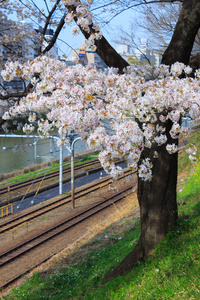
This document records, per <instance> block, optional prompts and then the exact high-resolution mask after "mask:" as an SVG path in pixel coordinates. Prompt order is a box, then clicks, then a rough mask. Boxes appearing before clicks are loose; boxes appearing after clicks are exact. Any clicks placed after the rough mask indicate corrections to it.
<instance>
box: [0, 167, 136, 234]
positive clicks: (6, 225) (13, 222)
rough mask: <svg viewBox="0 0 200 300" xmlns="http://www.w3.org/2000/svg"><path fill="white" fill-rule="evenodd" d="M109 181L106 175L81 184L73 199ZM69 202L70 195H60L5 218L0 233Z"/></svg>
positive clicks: (130, 172) (127, 173) (0, 225)
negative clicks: (44, 203)
mask: <svg viewBox="0 0 200 300" xmlns="http://www.w3.org/2000/svg"><path fill="white" fill-rule="evenodd" d="M133 173H135V172H132V171H130V170H128V171H125V172H124V176H122V177H121V179H122V178H124V177H126V176H128V175H130V174H133ZM109 183H110V177H109V178H108V177H106V178H103V179H101V180H100V181H99V182H98V183H92V184H91V185H90V187H85V186H83V187H82V188H81V189H80V190H77V191H75V200H77V199H79V198H80V197H83V196H85V195H88V194H89V193H92V192H95V191H97V190H98V189H100V188H101V187H102V185H103V186H106V185H108V184H109ZM70 202H71V195H70V194H69V195H68V196H63V197H60V198H59V199H57V200H55V201H54V202H53V203H47V204H46V205H45V206H43V207H39V208H35V209H33V210H32V211H31V212H25V213H23V214H22V215H21V214H20V215H17V216H16V217H14V218H12V219H10V218H9V219H7V220H5V222H2V223H0V234H2V233H4V232H6V231H8V230H11V229H13V228H14V227H16V226H20V225H21V224H22V223H24V222H28V221H31V220H33V219H36V218H38V217H40V216H42V215H44V214H46V213H48V212H50V211H52V210H54V209H56V208H59V207H61V206H63V205H66V204H68V203H70Z"/></svg>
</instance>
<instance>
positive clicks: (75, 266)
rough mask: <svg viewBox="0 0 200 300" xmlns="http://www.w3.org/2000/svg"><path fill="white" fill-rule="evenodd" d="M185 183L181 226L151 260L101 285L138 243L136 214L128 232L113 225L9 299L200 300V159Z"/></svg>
mask: <svg viewBox="0 0 200 300" xmlns="http://www.w3.org/2000/svg"><path fill="white" fill-rule="evenodd" d="M190 168H191V165H190ZM190 174H191V172H190ZM181 187H182V188H181V190H180V191H179V192H178V204H179V220H178V224H177V227H176V228H174V229H173V230H172V231H170V232H169V233H168V235H167V236H166V238H165V239H164V241H163V242H162V243H160V245H159V246H158V247H157V248H156V250H155V253H154V255H153V256H152V257H151V258H149V259H148V260H147V261H146V262H142V263H141V264H140V265H139V266H138V267H136V268H134V269H133V270H132V271H131V272H129V273H128V274H126V275H125V276H122V277H121V276H120V277H117V278H116V279H114V280H112V281H110V282H108V283H106V284H105V285H103V286H102V285H101V284H100V283H101V280H102V278H103V277H104V276H105V275H106V274H107V273H108V272H109V271H110V270H111V269H112V268H114V267H115V266H116V265H117V264H118V263H119V262H120V261H121V260H122V259H123V258H124V257H125V256H126V255H127V254H128V253H129V252H130V251H131V250H132V249H133V247H134V245H135V244H136V242H137V240H138V238H139V234H140V226H139V221H136V220H135V218H134V219H133V218H132V219H131V222H132V223H130V219H129V220H126V219H124V218H123V219H122V220H121V227H123V231H120V228H121V227H120V226H119V225H117V226H116V227H115V228H113V227H111V228H110V227H109V228H107V229H106V230H105V231H104V232H103V233H102V235H101V238H99V237H97V238H96V239H94V240H92V241H91V242H90V243H89V244H86V245H83V246H82V247H81V248H80V249H79V250H78V251H77V252H75V253H74V255H71V256H68V257H66V258H65V259H63V260H62V261H60V262H59V264H57V265H56V266H54V267H53V268H52V269H51V270H49V271H48V272H42V273H37V274H34V276H33V277H32V278H30V279H28V280H27V282H25V283H24V284H23V285H21V286H20V287H19V288H15V289H13V290H12V292H11V293H10V295H9V296H7V297H5V299H9V300H11V299H13V300H14V299H15V300H17V299H19V300H25V299H27V300H35V299H37V300H40V299H55V300H61V299H63V300H66V299H67V300H68V299H73V300H81V299H86V300H95V299H96V300H111V299H112V300H117V299H119V300H121V299H138V300H140V299H141V300H143V299H148V300H151V299H152V300H153V299H162V300H168V299H175V300H176V299H181V300H183V299H184V300H187V299H188V300H189V299H190V300H191V299H200V287H199V283H200V272H199V270H200V263H199V256H200V254H199V249H200V247H199V246H200V243H199V237H200V201H199V200H200V196H199V195H200V162H199V161H197V163H196V164H195V165H194V168H193V173H192V174H191V175H190V177H189V178H188V179H185V180H184V181H183V182H181ZM133 224H134V225H133ZM131 225H132V226H131Z"/></svg>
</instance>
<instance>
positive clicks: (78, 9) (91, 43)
mask: <svg viewBox="0 0 200 300" xmlns="http://www.w3.org/2000/svg"><path fill="white" fill-rule="evenodd" d="M62 2H63V4H64V5H65V7H66V8H68V13H67V15H66V17H65V23H66V24H68V25H69V24H71V23H72V22H73V20H74V19H76V24H77V25H75V26H72V28H71V31H72V33H73V34H74V35H77V34H79V32H80V28H81V29H82V30H84V31H85V32H87V33H89V38H88V39H87V41H86V42H85V46H86V47H90V48H91V50H92V51H95V50H96V46H95V40H99V39H101V37H102V33H101V31H100V24H99V23H97V22H94V15H93V13H92V12H91V11H90V6H91V4H92V3H93V1H92V0H87V1H85V2H83V1H82V2H80V1H79V0H62Z"/></svg>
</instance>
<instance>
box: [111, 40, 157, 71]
mask: <svg viewBox="0 0 200 300" xmlns="http://www.w3.org/2000/svg"><path fill="white" fill-rule="evenodd" d="M116 50H117V52H118V53H119V54H120V55H121V56H122V57H123V58H124V59H125V60H126V61H127V62H128V63H129V64H144V63H151V65H156V66H158V65H159V64H160V61H161V55H160V52H159V51H156V50H153V49H151V48H150V47H149V43H148V39H144V38H143V39H141V40H140V45H139V46H138V47H137V48H136V49H135V50H134V52H132V53H131V47H130V46H129V45H123V44H119V45H117V47H116Z"/></svg>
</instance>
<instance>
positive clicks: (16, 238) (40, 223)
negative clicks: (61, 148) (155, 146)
mask: <svg viewBox="0 0 200 300" xmlns="http://www.w3.org/2000/svg"><path fill="white" fill-rule="evenodd" d="M130 185H134V181H130V178H129V179H127V180H125V179H123V180H122V181H121V182H118V183H115V184H114V185H113V184H112V185H111V188H109V186H106V187H102V189H100V191H98V192H96V193H94V192H93V193H91V194H90V195H89V196H87V197H84V198H83V199H81V200H80V201H77V202H76V208H75V210H73V209H72V207H71V205H70V204H68V205H66V206H65V207H64V208H63V207H62V208H60V209H57V210H55V211H53V212H50V213H49V214H46V215H45V216H44V217H40V218H39V219H38V220H33V221H30V222H29V223H28V224H26V223H25V224H23V225H22V226H20V227H18V228H15V229H14V230H11V231H9V232H8V233H5V234H2V235H1V236H0V244H1V253H2V252H4V251H6V250H7V249H8V248H10V247H13V246H15V245H17V244H19V243H20V242H22V241H23V240H24V239H27V238H30V237H31V236H34V235H35V234H36V233H38V232H40V231H41V230H42V231H43V230H45V229H47V228H49V227H50V226H52V225H55V224H56V223H59V222H61V221H62V220H64V219H66V215H67V217H68V216H70V215H73V214H74V213H78V212H79V211H81V210H82V209H83V208H84V209H85V208H87V207H89V206H91V205H92V204H94V203H96V202H99V201H101V200H103V199H104V198H105V197H108V196H109V195H112V194H113V193H114V187H116V188H117V189H118V191H119V190H122V189H124V188H125V187H126V186H130ZM49 201H53V200H52V199H51V200H49ZM39 205H42V204H39ZM130 212H131V214H130ZM130 215H131V216H135V217H139V209H138V205H137V196H136V193H135V192H133V193H132V194H131V195H129V196H127V197H126V198H125V199H124V200H123V201H120V203H118V204H113V205H111V206H110V207H109V208H108V209H107V210H106V211H103V212H101V213H99V214H98V215H96V216H93V217H92V218H90V219H89V220H85V221H83V222H82V223H81V224H80V225H77V226H75V228H72V229H71V230H70V231H69V232H67V233H65V234H61V235H60V236H59V238H58V239H53V240H52V241H51V242H50V243H48V244H44V245H43V246H41V247H39V250H37V251H35V253H34V255H31V254H28V255H27V257H26V258H25V257H22V258H21V259H20V261H19V260H17V265H15V261H14V262H13V264H11V266H10V267H9V269H8V268H6V269H5V270H4V268H3V267H2V268H1V271H0V283H1V284H0V285H2V284H3V282H6V281H7V280H9V276H11V275H12V276H13V275H14V274H15V273H14V270H16V269H17V270H18V272H20V268H21V267H22V266H23V268H28V267H30V266H31V264H36V263H38V257H39V258H40V261H42V260H43V259H44V258H45V257H46V256H47V255H51V254H52V253H56V252H57V251H58V250H59V249H62V248H63V250H62V251H60V252H58V253H57V254H56V255H54V256H52V258H51V259H49V260H48V261H47V262H46V263H43V264H41V265H40V266H39V267H37V268H36V269H34V271H33V272H38V271H47V270H48V268H49V267H50V266H53V265H54V264H55V263H56V262H58V261H59V260H60V259H61V258H62V257H66V256H67V255H68V254H71V253H72V252H73V251H75V249H76V250H77V249H79V248H80V246H82V245H83V244H85V243H87V242H88V241H90V240H91V239H92V238H94V236H96V235H97V234H101V232H102V231H103V230H104V229H105V228H106V227H108V226H110V225H111V224H113V223H114V222H116V221H119V220H123V219H122V218H123V217H124V216H126V217H127V216H130ZM10 217H11V216H10ZM23 268H22V270H23ZM33 272H30V273H29V274H27V276H26V277H30V276H31V275H32V274H33ZM5 273H7V274H8V275H9V276H6V275H5ZM24 280H25V278H21V279H19V280H18V281H16V282H15V283H14V284H13V285H12V286H10V287H9V288H6V289H4V290H2V295H3V294H6V293H7V292H8V291H9V290H10V288H11V287H13V286H18V285H20V284H21V283H22V282H24ZM0 295H1V294H0Z"/></svg>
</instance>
